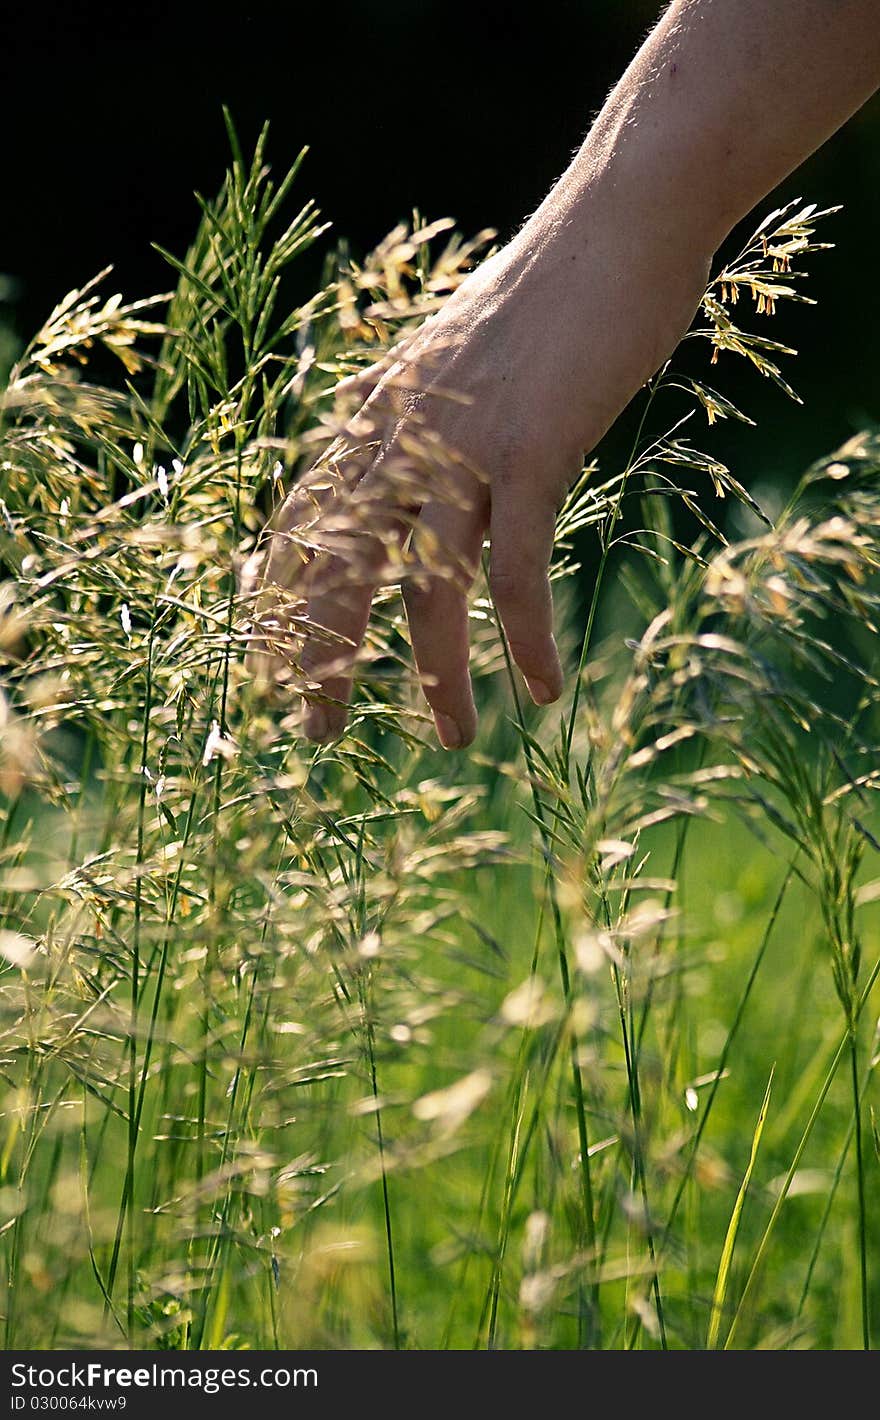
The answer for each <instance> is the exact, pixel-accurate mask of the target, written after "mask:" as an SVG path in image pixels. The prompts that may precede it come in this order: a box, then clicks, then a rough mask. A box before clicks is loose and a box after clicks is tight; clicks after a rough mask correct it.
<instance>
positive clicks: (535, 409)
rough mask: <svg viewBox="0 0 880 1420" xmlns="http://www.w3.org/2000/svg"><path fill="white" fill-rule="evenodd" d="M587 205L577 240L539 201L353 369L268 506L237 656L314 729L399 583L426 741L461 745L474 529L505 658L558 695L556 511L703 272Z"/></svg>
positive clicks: (321, 730)
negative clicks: (390, 341) (293, 685)
mask: <svg viewBox="0 0 880 1420" xmlns="http://www.w3.org/2000/svg"><path fill="white" fill-rule="evenodd" d="M593 216H594V221H593V223H592V224H591V228H590V232H589V237H588V238H587V239H585V237H584V235H583V232H582V229H581V227H580V226H579V224H575V223H572V222H564V221H560V220H558V217H557V216H553V215H552V214H551V217H548V215H547V214H546V213H541V212H539V214H536V218H534V219H532V221H531V223H530V224H527V225H526V227H525V228H524V229H523V231H522V232H521V233H520V234H519V236H518V237H516V238H515V239H514V240H513V242H511V243H510V244H509V245H508V246H507V247H505V248H503V249H502V250H501V251H500V252H497V253H496V254H495V255H494V256H493V257H491V258H490V259H489V260H488V261H486V262H484V263H483V264H482V266H480V267H479V268H478V269H477V270H476V271H474V272H472V273H471V274H470V275H469V276H468V277H467V279H466V280H465V281H464V282H463V283H462V285H461V286H460V287H459V288H458V289H457V290H456V291H455V293H454V294H453V295H452V296H451V297H450V298H449V299H448V301H447V302H446V304H445V305H444V306H443V308H442V309H441V311H440V312H438V313H437V314H436V315H435V316H433V317H432V318H431V319H430V320H428V321H426V322H425V324H424V325H423V326H422V327H421V328H420V329H419V330H418V331H416V332H415V333H414V335H412V336H411V337H409V338H408V340H407V341H406V343H405V345H404V346H403V347H402V348H400V349H398V350H396V351H392V352H391V355H390V357H389V358H388V359H386V360H385V361H383V362H382V364H381V365H380V366H378V367H376V368H375V369H374V370H372V371H368V372H366V374H365V375H364V376H360V377H358V380H357V382H356V383H355V385H354V388H355V390H356V391H357V392H358V393H359V396H360V395H362V396H363V402H362V404H361V405H360V407H359V408H358V411H357V413H356V415H355V416H354V418H352V419H350V420H349V421H348V422H347V424H346V426H345V432H344V433H343V434H342V435H341V436H340V437H339V438H338V439H337V440H336V441H335V443H334V445H333V446H331V449H330V450H329V451H328V453H327V454H325V455H324V457H323V458H322V459H321V460H320V461H319V463H318V464H317V465H316V467H315V468H314V469H313V470H312V471H311V472H310V473H309V474H307V475H306V476H305V478H304V479H302V480H301V482H300V483H299V484H298V485H297V487H296V488H295V489H294V490H293V492H292V493H291V495H290V496H289V497H288V499H287V501H286V503H285V504H284V506H283V508H282V509H281V513H280V516H279V518H278V520H277V526H276V528H275V530H274V532H273V534H272V537H271V541H270V545H269V550H268V555H267V557H266V560H265V566H264V569H263V574H262V591H261V593H260V597H259V600H258V606H257V614H256V617H255V638H254V645H255V648H256V649H255V652H252V654H251V664H252V665H253V666H254V667H255V669H256V670H257V671H258V672H259V673H260V674H262V675H264V676H266V675H268V676H270V677H271V676H272V675H273V674H274V668H275V667H276V666H277V665H278V664H279V660H280V662H282V663H284V662H286V663H288V664H289V665H295V666H296V669H297V672H298V676H299V680H298V685H299V688H300V690H301V691H302V693H303V695H304V700H305V718H304V730H305V733H306V735H307V736H308V737H309V738H311V739H313V740H319V741H320V740H326V739H331V738H334V737H335V736H337V735H338V734H339V733H341V731H342V729H343V727H344V725H345V719H346V707H347V703H348V700H349V696H350V692H351V685H352V675H353V667H354V662H355V658H356V656H357V653H358V650H359V648H360V646H361V644H362V641H363V639H364V635H365V632H366V628H367V623H368V619H369V615H370V606H371V602H372V598H373V594H374V592H375V590H376V588H377V586H379V585H382V584H384V583H390V582H394V581H400V582H401V585H402V591H403V599H404V604H405V608H406V615H407V621H408V624H409V630H410V638H411V642H412V648H413V654H414V658H415V662H416V665H417V668H418V672H419V676H420V679H421V684H422V687H423V690H424V693H425V697H426V699H427V701H428V704H429V705H430V707H431V710H432V711H433V715H434V720H435V724H436V729H437V734H438V737H439V739H440V742H441V744H442V745H443V746H444V747H446V748H447V749H453V748H458V747H460V746H463V745H466V744H469V743H470V742H471V740H472V739H473V738H474V735H475V733H476V725H477V715H476V709H475V706H474V699H473V692H472V687H471V681H470V675H469V670H468V652H469V636H468V606H467V594H468V590H469V588H470V586H471V584H472V582H473V580H474V577H475V576H476V573H477V570H478V568H479V563H480V555H481V549H482V546H483V542H484V539H485V538H486V537H487V536H488V540H489V546H490V588H491V593H492V597H493V601H494V604H495V607H496V609H497V612H498V616H499V619H500V622H501V625H502V627H503V630H504V634H505V636H506V638H507V642H508V645H509V648H510V652H511V655H512V657H513V660H514V661H515V663H516V664H517V666H518V667H519V669H520V671H521V672H522V674H523V676H524V678H525V681H526V685H527V686H528V689H529V692H530V694H531V697H532V699H533V700H534V701H535V702H536V703H537V704H541V705H543V704H548V703H550V702H551V701H553V700H555V699H557V698H558V697H559V695H560V694H561V692H562V689H563V671H562V667H561V665H560V660H559V654H558V651H557V648H556V643H555V640H554V636H553V606H552V597H551V590H550V582H549V576H548V570H549V564H550V558H551V553H552V548H553V539H554V529H555V521H556V514H557V511H558V509H559V506H560V504H561V502H562V500H563V498H564V496H565V493H566V491H567V489H568V488H569V486H570V484H571V483H572V481H573V480H574V479H575V478H576V477H577V475H578V474H579V472H580V470H581V468H582V466H583V459H584V455H585V453H586V452H587V451H589V450H590V449H591V448H592V447H593V445H594V444H595V443H596V442H597V440H598V439H599V438H600V437H601V435H602V434H603V433H604V432H605V430H606V429H607V428H608V426H609V425H610V424H611V423H612V421H613V420H614V419H615V418H616V416H617V415H618V414H619V412H620V411H621V409H622V408H623V407H624V406H625V405H626V404H627V403H628V401H629V399H630V398H631V397H632V395H633V394H634V393H635V391H636V390H637V389H638V388H639V386H640V385H641V384H643V383H644V381H645V380H646V379H648V378H649V377H650V376H651V375H652V374H653V372H654V371H655V369H656V368H657V367H658V366H659V365H660V364H661V363H662V361H663V359H664V358H665V357H666V356H667V355H668V353H669V352H670V350H671V349H672V348H673V346H674V345H675V343H676V342H677V340H678V339H679V338H680V336H681V335H682V334H683V332H684V330H685V329H686V328H687V325H688V324H689V322H690V319H691V318H692V316H693V313H694V310H695V309H696V306H697V304H698V301H699V298H700V296H701V294H702V291H703V289H704V285H705V275H706V264H704V263H701V262H700V261H699V260H697V261H695V262H691V261H689V260H688V259H687V258H686V257H682V256H681V255H680V254H677V255H676V258H675V260H674V261H673V263H672V266H671V267H670V262H669V259H668V257H665V256H664V255H663V253H662V252H657V251H652V249H651V242H650V239H649V240H648V241H646V240H645V238H644V237H643V236H637V237H635V238H633V236H632V234H630V235H629V236H627V233H626V230H625V229H624V228H621V226H620V225H619V216H620V214H619V212H617V211H616V209H615V203H614V202H613V201H612V202H610V203H607V204H606V203H604V202H603V201H600V200H599V198H598V197H597V200H596V203H595V209H594V213H593ZM345 385H346V386H347V387H348V389H347V392H348V393H349V395H350V394H351V390H352V382H345ZM343 388H345V386H344V387H343Z"/></svg>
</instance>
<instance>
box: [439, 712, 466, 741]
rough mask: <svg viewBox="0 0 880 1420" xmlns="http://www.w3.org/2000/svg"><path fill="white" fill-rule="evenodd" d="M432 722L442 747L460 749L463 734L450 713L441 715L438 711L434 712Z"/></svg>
mask: <svg viewBox="0 0 880 1420" xmlns="http://www.w3.org/2000/svg"><path fill="white" fill-rule="evenodd" d="M434 722H435V724H436V726H437V734H438V735H439V736H440V743H441V744H442V746H443V748H444V749H460V748H461V746H462V745H463V744H464V735H463V734H462V733H461V727H460V726H459V725H458V724H457V722H456V721H455V720H453V719H452V717H451V716H450V715H441V714H440V713H439V712H438V713H437V714H435V716H434Z"/></svg>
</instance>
